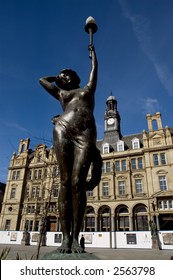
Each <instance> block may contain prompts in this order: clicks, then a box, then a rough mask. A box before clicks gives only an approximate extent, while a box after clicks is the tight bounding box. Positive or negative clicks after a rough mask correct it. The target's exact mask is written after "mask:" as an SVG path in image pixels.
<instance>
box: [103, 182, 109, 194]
mask: <svg viewBox="0 0 173 280" xmlns="http://www.w3.org/2000/svg"><path fill="white" fill-rule="evenodd" d="M102 193H103V196H108V195H109V183H108V182H103V184H102Z"/></svg>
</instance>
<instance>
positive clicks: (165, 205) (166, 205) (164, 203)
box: [163, 200, 168, 209]
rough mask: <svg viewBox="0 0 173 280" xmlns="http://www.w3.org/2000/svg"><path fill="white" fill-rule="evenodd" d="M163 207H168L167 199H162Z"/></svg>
mask: <svg viewBox="0 0 173 280" xmlns="http://www.w3.org/2000/svg"><path fill="white" fill-rule="evenodd" d="M163 208H164V209H167V208H168V204H167V200H164V201H163Z"/></svg>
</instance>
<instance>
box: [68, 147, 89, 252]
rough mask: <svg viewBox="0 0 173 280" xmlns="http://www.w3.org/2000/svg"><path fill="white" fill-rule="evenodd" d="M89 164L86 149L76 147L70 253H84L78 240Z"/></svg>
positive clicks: (83, 211)
mask: <svg viewBox="0 0 173 280" xmlns="http://www.w3.org/2000/svg"><path fill="white" fill-rule="evenodd" d="M90 163H91V161H90V155H89V153H88V149H85V147H83V148H79V147H76V148H75V158H74V163H73V172H72V207H73V227H72V252H76V253H81V252H83V251H84V250H83V249H82V248H81V246H80V245H79V243H78V238H79V233H80V230H81V227H82V223H83V218H84V214H85V209H86V188H85V186H86V178H87V174H88V170H89V167H90Z"/></svg>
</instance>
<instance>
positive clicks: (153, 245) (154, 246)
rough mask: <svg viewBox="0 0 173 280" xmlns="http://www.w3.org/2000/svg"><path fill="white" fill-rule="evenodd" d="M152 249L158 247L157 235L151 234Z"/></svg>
mask: <svg viewBox="0 0 173 280" xmlns="http://www.w3.org/2000/svg"><path fill="white" fill-rule="evenodd" d="M152 249H159V244H158V238H157V236H152Z"/></svg>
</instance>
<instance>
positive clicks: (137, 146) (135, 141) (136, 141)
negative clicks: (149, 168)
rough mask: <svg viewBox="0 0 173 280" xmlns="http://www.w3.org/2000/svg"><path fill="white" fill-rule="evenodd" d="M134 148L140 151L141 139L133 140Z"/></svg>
mask: <svg viewBox="0 0 173 280" xmlns="http://www.w3.org/2000/svg"><path fill="white" fill-rule="evenodd" d="M132 148H133V149H139V148H140V145H139V139H138V138H134V139H132Z"/></svg>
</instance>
